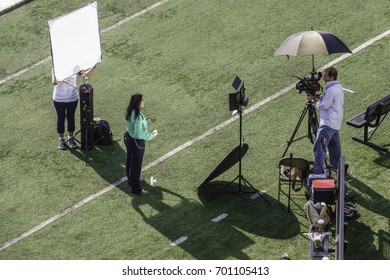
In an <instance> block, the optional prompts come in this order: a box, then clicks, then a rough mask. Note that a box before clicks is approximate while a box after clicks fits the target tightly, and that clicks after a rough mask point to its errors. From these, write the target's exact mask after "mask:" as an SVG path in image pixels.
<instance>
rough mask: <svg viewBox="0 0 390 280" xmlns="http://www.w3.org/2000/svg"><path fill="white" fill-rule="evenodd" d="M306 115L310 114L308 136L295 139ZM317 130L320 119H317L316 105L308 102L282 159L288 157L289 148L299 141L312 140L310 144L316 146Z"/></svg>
mask: <svg viewBox="0 0 390 280" xmlns="http://www.w3.org/2000/svg"><path fill="white" fill-rule="evenodd" d="M306 113H309V115H308V122H307V135H305V136H302V137H300V138H298V139H295V135H296V134H297V132H298V129H299V127H300V126H301V124H302V121H303V119H304V118H305V115H306ZM317 130H318V118H317V113H316V107H315V104H314V103H313V101H309V100H307V101H306V106H305V108H304V109H303V111H302V114H301V116H300V117H299V120H298V123H297V125H296V126H295V129H294V132H293V134H292V135H291V138H290V140H289V141H287V147H286V150H284V153H283V156H282V157H284V156H285V155H286V153H287V150H288V148H289V147H290V145H291V144H292V143H293V142H295V141H298V140H301V139H303V138H305V137H307V138H309V139H310V142H311V143H312V144H314V140H315V138H316V135H317Z"/></svg>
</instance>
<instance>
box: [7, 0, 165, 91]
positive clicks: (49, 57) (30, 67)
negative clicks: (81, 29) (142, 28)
mask: <svg viewBox="0 0 390 280" xmlns="http://www.w3.org/2000/svg"><path fill="white" fill-rule="evenodd" d="M168 1H169V0H161V1H158V2H156V3H154V4H153V5H150V6H149V7H146V8H145V9H142V10H141V11H139V12H137V13H135V14H133V15H131V16H129V17H127V18H125V19H123V20H121V21H118V22H117V23H115V24H114V25H111V26H109V27H107V28H105V29H103V30H101V31H100V33H101V34H104V33H106V32H108V31H111V30H112V29H115V28H117V27H119V26H121V25H122V24H125V23H126V22H128V21H130V20H132V19H134V18H136V17H139V16H141V15H143V14H145V13H147V12H149V11H151V10H153V9H155V8H157V7H158V6H160V5H162V4H164V3H166V2H168ZM48 61H51V56H48V57H46V58H45V59H42V60H41V61H38V62H36V63H34V64H33V65H30V66H28V67H26V68H25V69H23V70H20V71H19V72H17V73H14V74H12V75H10V76H8V77H5V78H4V79H2V80H0V85H2V84H5V83H6V82H8V81H10V80H12V79H14V78H16V77H19V76H21V75H23V74H24V73H27V72H29V71H30V70H33V69H34V68H36V67H38V66H40V65H42V64H44V63H46V62H48Z"/></svg>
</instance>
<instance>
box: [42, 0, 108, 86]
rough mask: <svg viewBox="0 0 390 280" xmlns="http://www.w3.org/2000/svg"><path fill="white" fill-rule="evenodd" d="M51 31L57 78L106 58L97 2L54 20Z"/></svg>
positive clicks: (62, 77)
mask: <svg viewBox="0 0 390 280" xmlns="http://www.w3.org/2000/svg"><path fill="white" fill-rule="evenodd" d="M49 33H50V44H51V55H52V60H53V69H54V75H55V77H56V79H57V80H59V81H62V80H64V79H65V78H68V77H70V76H72V75H75V74H77V73H78V72H79V71H80V70H86V69H89V68H91V67H92V66H94V65H95V64H96V63H98V62H101V61H102V51H101V47H100V32H99V20H98V14H97V2H93V3H90V4H88V5H86V6H84V7H81V8H79V9H77V10H75V11H73V12H70V13H68V14H65V15H63V16H60V17H58V18H55V19H53V20H50V21H49Z"/></svg>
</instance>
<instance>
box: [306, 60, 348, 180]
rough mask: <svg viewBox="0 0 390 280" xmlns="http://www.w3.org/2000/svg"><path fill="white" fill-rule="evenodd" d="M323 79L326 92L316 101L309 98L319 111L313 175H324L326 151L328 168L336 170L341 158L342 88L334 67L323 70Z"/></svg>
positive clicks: (313, 97) (311, 97) (314, 97)
mask: <svg viewBox="0 0 390 280" xmlns="http://www.w3.org/2000/svg"><path fill="white" fill-rule="evenodd" d="M323 79H324V81H325V83H326V90H325V93H324V94H323V95H322V96H321V98H320V100H316V96H309V100H310V101H312V102H316V108H317V109H319V110H320V123H319V128H318V131H317V137H316V141H315V143H314V147H313V151H314V166H313V170H312V171H313V174H323V173H324V166H325V159H326V151H327V149H328V151H329V160H330V168H333V169H337V168H338V165H339V160H340V156H341V144H340V133H339V131H340V128H341V124H342V121H343V114H344V92H343V87H342V86H341V84H340V82H339V81H338V80H337V70H336V69H335V68H334V67H328V68H326V69H325V70H324V75H323Z"/></svg>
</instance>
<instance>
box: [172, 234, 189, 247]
mask: <svg viewBox="0 0 390 280" xmlns="http://www.w3.org/2000/svg"><path fill="white" fill-rule="evenodd" d="M187 239H188V236H182V237H180V238H179V239H177V240H175V241H173V242H172V243H171V246H177V245H180V244H181V243H183V242H185V241H187Z"/></svg>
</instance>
